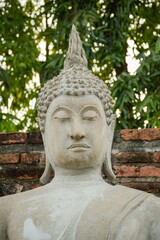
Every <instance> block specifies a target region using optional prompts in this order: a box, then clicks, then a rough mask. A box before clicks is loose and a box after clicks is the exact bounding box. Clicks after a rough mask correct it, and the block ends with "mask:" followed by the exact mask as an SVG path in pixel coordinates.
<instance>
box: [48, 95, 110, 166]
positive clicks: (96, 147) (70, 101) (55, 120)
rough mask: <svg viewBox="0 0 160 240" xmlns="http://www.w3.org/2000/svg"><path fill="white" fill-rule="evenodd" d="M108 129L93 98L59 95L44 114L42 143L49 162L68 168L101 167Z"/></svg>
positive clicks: (102, 114) (97, 101)
mask: <svg viewBox="0 0 160 240" xmlns="http://www.w3.org/2000/svg"><path fill="white" fill-rule="evenodd" d="M108 128H109V126H107V124H106V119H105V113H104V110H103V107H102V104H101V102H100V100H99V99H98V98H97V97H96V96H93V95H86V96H63V95H62V96H58V97H57V98H56V99H54V100H53V101H52V103H51V104H50V106H49V109H48V111H47V115H46V126H45V135H44V140H45V148H46V149H45V150H46V153H47V155H48V158H49V161H50V162H51V164H54V165H56V166H59V167H62V168H67V169H83V168H89V167H97V166H99V167H101V165H102V163H103V160H104V156H105V153H106V144H107V134H106V133H107V131H108ZM53 162H54V163H53Z"/></svg>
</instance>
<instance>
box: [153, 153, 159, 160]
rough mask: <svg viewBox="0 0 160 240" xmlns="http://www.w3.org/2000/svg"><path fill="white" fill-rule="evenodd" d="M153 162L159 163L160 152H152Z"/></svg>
mask: <svg viewBox="0 0 160 240" xmlns="http://www.w3.org/2000/svg"><path fill="white" fill-rule="evenodd" d="M153 161H154V162H160V152H154V154H153Z"/></svg>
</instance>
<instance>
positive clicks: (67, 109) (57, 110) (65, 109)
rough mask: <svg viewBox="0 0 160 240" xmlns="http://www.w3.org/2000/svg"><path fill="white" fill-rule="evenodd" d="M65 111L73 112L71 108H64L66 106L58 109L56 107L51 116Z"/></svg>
mask: <svg viewBox="0 0 160 240" xmlns="http://www.w3.org/2000/svg"><path fill="white" fill-rule="evenodd" d="M62 110H63V111H67V112H74V111H73V110H72V109H71V108H69V107H66V106H59V107H57V108H56V109H55V110H54V111H53V113H52V116H53V115H54V114H55V113H56V112H59V111H62Z"/></svg>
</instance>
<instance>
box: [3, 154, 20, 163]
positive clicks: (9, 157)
mask: <svg viewBox="0 0 160 240" xmlns="http://www.w3.org/2000/svg"><path fill="white" fill-rule="evenodd" d="M19 158H20V157H19V153H5V154H0V164H10V163H12V164H15V163H19Z"/></svg>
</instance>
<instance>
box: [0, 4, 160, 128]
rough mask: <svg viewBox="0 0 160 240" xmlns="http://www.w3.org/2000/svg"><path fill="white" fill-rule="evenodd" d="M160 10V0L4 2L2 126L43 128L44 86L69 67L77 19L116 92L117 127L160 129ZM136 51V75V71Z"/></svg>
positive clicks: (96, 67)
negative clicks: (39, 116)
mask: <svg viewBox="0 0 160 240" xmlns="http://www.w3.org/2000/svg"><path fill="white" fill-rule="evenodd" d="M159 13H160V2H159V0H119V1H117V0H89V1H86V0H76V1H73V0H65V1H64V0H52V1H50V0H43V1H35V0H25V1H21V0H19V1H18V0H2V1H1V3H0V19H1V21H0V62H1V65H0V66H1V67H0V86H1V87H0V95H1V97H0V104H1V105H0V109H1V112H0V131H19V130H28V131H33V130H36V129H37V124H36V121H35V117H36V108H35V100H36V98H37V94H38V92H39V89H40V85H41V86H42V85H43V84H44V82H45V81H47V80H49V79H51V78H52V77H53V76H55V75H57V74H58V72H59V71H60V69H61V68H62V67H63V61H64V57H65V54H66V50H67V47H68V36H69V32H70V30H71V25H72V24H73V23H74V24H75V25H76V27H77V29H78V31H79V32H80V35H81V38H82V41H83V46H84V48H85V51H86V55H87V58H88V59H89V68H90V69H92V70H93V72H94V74H96V75H98V76H99V77H100V78H101V79H102V80H103V81H106V83H107V84H108V86H109V88H110V90H111V91H112V96H113V97H114V99H115V109H118V110H116V113H117V124H116V128H117V129H121V128H138V127H141V128H143V127H160V114H159V113H160V17H159ZM42 45H43V47H44V48H45V51H44V49H43V50H42V47H40V46H42ZM129 45H131V46H130V48H129ZM131 50H132V53H133V57H134V58H135V59H137V61H139V67H138V68H137V70H136V71H135V73H130V72H129V71H128V62H127V56H128V55H129V51H131ZM42 51H43V55H44V56H43V57H42V53H41V52H42ZM35 76H36V79H37V80H36V81H35ZM38 79H40V84H37V81H38Z"/></svg>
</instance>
